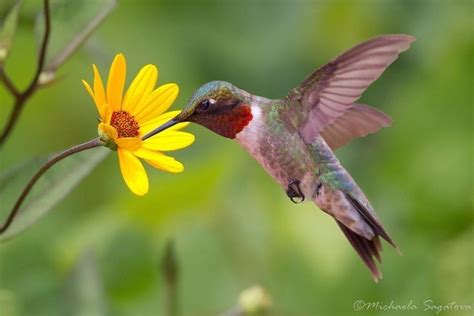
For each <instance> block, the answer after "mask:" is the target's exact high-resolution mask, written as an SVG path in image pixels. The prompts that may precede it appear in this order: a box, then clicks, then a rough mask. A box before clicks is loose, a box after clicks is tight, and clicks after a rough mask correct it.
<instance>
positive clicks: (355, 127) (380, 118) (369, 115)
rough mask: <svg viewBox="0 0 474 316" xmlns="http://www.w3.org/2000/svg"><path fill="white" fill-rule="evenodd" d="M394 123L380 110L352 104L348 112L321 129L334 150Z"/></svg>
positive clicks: (322, 135) (322, 134)
mask: <svg viewBox="0 0 474 316" xmlns="http://www.w3.org/2000/svg"><path fill="white" fill-rule="evenodd" d="M391 123H392V119H391V118H390V117H389V116H388V115H386V114H385V113H383V112H382V111H380V110H377V109H375V108H373V107H371V106H368V105H364V104H352V105H351V106H350V107H349V108H348V109H347V110H346V112H344V113H343V114H342V115H341V116H339V117H337V118H335V119H334V121H333V122H332V123H330V124H329V125H327V126H326V127H324V129H323V130H321V132H320V135H321V137H322V138H324V140H325V141H326V143H327V144H328V145H329V147H330V148H331V149H332V150H333V151H334V150H336V149H338V148H340V147H342V146H344V145H346V144H347V143H349V142H350V141H351V140H352V139H354V138H357V137H364V136H367V135H368V134H372V133H375V132H377V131H378V130H379V129H381V128H383V127H387V126H389V125H390V124H391Z"/></svg>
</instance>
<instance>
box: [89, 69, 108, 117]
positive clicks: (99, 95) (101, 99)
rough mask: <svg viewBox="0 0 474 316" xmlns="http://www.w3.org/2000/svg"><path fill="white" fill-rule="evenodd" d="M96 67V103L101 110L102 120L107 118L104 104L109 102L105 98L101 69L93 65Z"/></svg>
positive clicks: (99, 110) (98, 109)
mask: <svg viewBox="0 0 474 316" xmlns="http://www.w3.org/2000/svg"><path fill="white" fill-rule="evenodd" d="M92 68H93V69H94V97H95V104H96V106H97V111H98V112H99V115H100V118H101V119H102V121H104V120H105V117H104V116H103V115H104V108H103V106H104V105H105V104H106V103H107V100H106V99H105V91H104V84H103V83H102V78H101V77H100V73H99V69H98V68H97V66H96V65H92Z"/></svg>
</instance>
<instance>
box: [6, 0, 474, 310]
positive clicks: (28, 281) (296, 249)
mask: <svg viewBox="0 0 474 316" xmlns="http://www.w3.org/2000/svg"><path fill="white" fill-rule="evenodd" d="M52 2H53V3H54V1H52ZM85 2H86V3H87V1H85ZM11 3H12V1H9V0H2V1H1V2H0V16H4V15H5V13H6V11H7V8H8V7H9V6H10V5H11ZM473 6H474V4H473V2H472V1H441V0H440V1H436V0H433V1H395V0H394V1H389V0H383V1H375V0H373V1H371V0H362V1H289V0H288V1H202V2H201V1H189V2H187V1H151V0H149V1H131V0H129V1H126V0H123V1H119V3H118V5H117V7H116V8H115V10H114V11H113V12H112V14H111V15H110V16H109V17H108V18H107V19H106V21H105V22H104V23H103V24H102V25H101V26H100V27H99V28H98V30H97V31H96V32H95V33H94V34H93V35H92V36H91V37H90V39H89V40H88V41H87V43H86V44H85V45H84V46H83V47H82V48H81V49H80V50H79V51H78V52H77V53H76V54H75V55H74V56H73V57H72V58H71V59H70V60H68V62H67V63H66V64H65V65H64V66H63V67H61V69H60V70H59V72H58V74H59V75H60V76H63V78H62V79H61V80H59V81H57V82H56V83H54V84H52V85H51V86H50V87H47V88H44V89H42V90H40V91H39V92H38V93H37V94H36V95H35V96H34V98H33V99H32V100H30V102H29V104H28V105H27V106H26V108H25V111H24V113H23V116H22V117H21V119H20V121H19V123H18V125H17V126H16V129H15V131H14V132H13V134H12V135H11V137H10V139H9V140H8V142H7V144H6V145H5V146H4V148H3V149H2V151H1V152H0V170H6V169H8V168H10V167H12V166H14V165H16V164H18V163H20V162H22V161H25V160H28V159H30V158H31V157H34V156H37V155H44V154H48V153H51V152H55V151H58V150H60V149H63V148H67V147H69V146H71V145H73V144H77V143H80V142H83V141H85V140H88V139H91V138H92V137H95V136H96V126H97V121H96V110H95V106H94V105H93V103H92V101H91V100H90V98H89V96H88V95H87V93H86V91H85V90H84V88H83V86H82V84H81V82H80V79H87V80H92V69H91V64H92V63H96V64H98V65H99V67H100V69H101V70H102V72H103V74H104V73H105V71H106V70H107V69H108V66H109V64H110V61H111V60H112V58H113V56H114V55H115V54H116V53H117V52H123V53H124V54H125V55H126V57H127V61H128V70H129V72H128V74H129V75H128V79H129V81H128V82H130V79H131V78H132V76H133V75H134V74H135V73H136V72H137V71H138V70H139V68H140V67H141V66H142V65H144V64H147V63H153V64H157V65H158V67H159V70H160V78H159V83H161V84H163V83H167V82H176V83H178V84H179V86H180V88H181V89H180V91H181V92H180V96H179V98H178V100H177V102H176V103H175V105H174V106H173V108H174V109H179V108H182V107H183V106H185V104H186V102H187V100H188V98H189V97H190V96H191V94H192V92H193V91H194V90H195V89H197V88H198V87H199V86H200V85H201V84H203V83H205V82H207V81H210V80H215V79H220V80H226V81H230V82H233V83H235V84H236V85H237V86H239V87H241V88H243V89H246V90H248V91H250V92H252V93H254V94H257V95H263V96H267V97H270V98H278V97H282V96H284V95H285V94H286V93H287V91H289V90H290V89H291V88H293V87H295V86H296V85H298V84H299V83H300V82H301V80H302V79H303V78H304V77H305V76H306V75H307V74H308V73H310V72H312V71H313V70H314V69H316V68H317V67H319V66H320V65H322V64H323V63H325V62H326V61H328V60H329V59H330V58H332V57H334V56H335V55H337V54H338V53H340V52H341V51H342V50H345V49H347V48H350V47H351V46H353V45H354V44H357V43H359V42H361V41H363V40H366V39H368V38H370V37H372V36H375V35H377V34H383V33H407V34H412V35H414V36H416V37H417V41H416V42H415V43H414V45H413V47H412V48H411V49H410V50H409V51H408V52H406V53H403V54H402V55H401V57H400V59H399V60H397V62H395V64H393V65H392V66H391V67H390V68H389V69H388V70H387V71H386V72H385V73H384V75H383V76H382V77H381V78H380V79H379V80H378V81H377V82H375V83H374V84H373V85H372V86H371V87H370V88H369V89H368V91H367V92H366V93H365V94H364V95H363V97H362V99H361V101H362V102H363V103H367V104H370V105H373V106H376V107H377V108H379V109H381V110H383V111H385V112H386V113H388V114H389V115H391V116H392V117H393V119H394V123H393V126H392V127H390V128H388V129H384V130H382V131H381V132H379V133H378V134H376V135H372V136H369V137H367V138H363V139H358V140H355V141H354V142H352V143H351V144H349V145H348V146H347V147H345V148H343V149H340V150H338V151H337V152H336V154H337V156H338V157H339V159H340V160H341V161H342V163H343V165H344V166H345V167H346V168H347V169H348V170H349V171H350V172H351V174H352V175H353V176H354V178H355V179H356V180H357V181H358V183H359V184H360V186H361V187H362V188H363V190H364V191H365V192H366V194H367V195H368V197H369V198H370V200H371V202H372V204H373V205H374V207H375V208H376V210H377V212H378V214H379V216H380V217H381V219H382V220H383V222H384V224H385V226H386V227H387V228H388V230H389V231H390V233H391V234H392V236H393V238H394V239H395V240H396V241H397V243H398V244H399V246H400V248H401V250H402V252H403V254H404V255H403V256H402V257H401V256H398V255H397V254H396V253H395V251H393V250H392V249H390V248H389V247H388V246H386V247H385V251H384V253H383V259H384V262H383V264H382V266H381V269H382V271H383V273H384V278H383V280H382V281H381V282H380V283H379V284H375V283H374V282H373V281H372V279H371V277H370V275H369V273H368V271H367V270H366V268H365V267H364V266H363V264H362V263H361V262H360V260H359V258H358V257H357V255H356V254H355V252H354V251H353V250H352V248H351V247H350V245H349V244H348V242H347V241H346V240H345V238H344V236H343V235H342V234H341V232H340V231H339V229H338V228H337V226H336V225H335V223H334V221H333V220H332V219H331V218H329V217H328V216H326V215H325V214H323V213H322V212H320V211H319V210H318V209H317V208H316V207H315V206H314V205H313V204H311V203H305V204H301V205H294V204H293V203H291V202H290V201H289V200H288V198H287V197H286V196H285V194H284V192H283V191H282V190H281V188H280V187H279V186H278V185H277V184H276V183H275V182H274V181H272V179H271V178H270V177H269V176H267V174H266V173H265V172H264V171H263V170H262V169H261V168H260V167H259V165H258V164H257V163H256V162H255V161H254V160H253V159H252V158H250V157H249V156H248V155H247V154H246V153H245V152H244V151H243V150H242V149H241V148H240V147H239V146H238V145H237V144H235V143H233V142H231V141H228V140H227V139H224V138H220V137H219V136H216V135H214V134H211V133H210V132H208V131H206V130H204V129H203V128H201V127H199V126H190V127H189V128H188V130H189V131H191V132H193V133H195V135H196V142H195V143H194V145H193V146H191V147H190V148H187V149H185V150H182V151H179V152H176V153H173V155H174V156H176V157H177V158H179V160H181V161H182V162H184V164H185V168H186V170H185V171H184V172H183V173H182V174H178V175H170V174H166V173H164V172H160V171H157V170H151V169H149V176H150V180H151V187H150V192H149V194H148V195H147V196H145V197H142V198H139V197H136V196H134V195H133V194H132V193H130V192H129V190H128V189H127V188H126V186H125V185H124V183H123V180H122V179H121V176H120V172H119V169H118V161H117V157H116V155H110V156H109V157H108V158H107V159H106V160H105V161H104V162H102V163H101V164H100V165H99V166H98V168H97V169H96V170H94V171H93V172H92V173H91V175H90V176H88V177H87V179H86V180H85V181H83V182H82V183H81V184H80V185H79V186H78V187H77V189H76V190H74V191H73V192H72V193H71V194H70V195H69V196H68V197H67V198H66V199H65V200H64V201H62V202H61V203H60V204H58V205H57V206H56V207H55V208H54V209H53V210H52V211H51V212H50V213H48V214H47V216H45V217H43V218H42V219H41V220H40V221H39V222H38V223H37V224H35V225H34V226H33V227H31V228H30V229H29V230H27V231H25V232H24V233H22V234H20V235H19V236H17V237H16V238H14V239H11V240H9V241H7V242H4V243H1V244H0V315H95V314H102V313H103V314H108V315H162V314H163V313H164V307H163V306H164V304H165V289H164V286H163V284H164V282H163V275H162V273H161V270H160V269H161V268H160V261H161V258H162V256H163V253H164V249H165V244H166V241H167V240H170V239H171V240H173V241H174V246H175V251H176V257H177V261H178V267H179V283H178V293H179V311H180V314H181V315H198V316H199V315H217V314H218V313H221V312H223V311H225V310H228V309H229V308H231V307H232V306H234V305H235V304H236V302H237V297H238V296H239V293H240V292H241V291H242V290H243V289H245V288H247V287H249V286H251V285H253V284H261V285H262V286H264V287H265V288H266V290H267V291H268V293H269V294H270V295H271V296H272V298H273V305H274V306H273V310H272V314H271V315H290V316H291V315H297V316H298V315H351V314H354V313H355V311H354V309H353V304H354V302H355V301H356V300H364V301H367V302H381V303H385V304H390V302H391V301H394V304H409V303H410V302H412V304H414V305H417V307H418V310H416V311H411V312H400V311H393V310H389V311H380V310H377V309H371V310H364V311H362V312H359V314H364V315H365V314H372V315H399V314H401V313H403V314H410V315H417V314H418V315H429V314H435V311H434V310H432V311H427V312H424V311H423V309H424V308H425V306H424V302H425V301H426V300H432V301H433V303H432V304H434V305H445V304H449V303H451V302H456V303H458V304H470V306H471V307H472V306H473V305H472V304H473V301H474V299H473V281H472V280H473V250H472V249H473V247H472V244H473V216H472V215H473V207H472V197H473V194H472V193H473V192H472V146H473V142H472V136H473V130H472V117H473V115H472V108H473V93H472V88H473V70H474V69H473V59H472V58H473V56H474V49H473V48H474V41H473V24H472V21H473V18H474V16H473V12H474V9H473ZM40 9H41V2H40V1H29V0H25V1H24V6H23V8H22V11H21V15H20V23H19V27H18V30H17V36H16V37H15V40H14V43H13V45H14V46H13V51H12V52H11V57H10V59H9V60H8V62H7V67H6V70H7V72H8V73H9V74H10V75H11V77H12V78H13V79H14V81H15V82H16V83H18V85H19V86H24V85H26V84H27V83H28V82H29V80H30V77H31V75H32V73H33V71H34V67H35V56H36V55H35V52H36V48H35V41H34V39H33V28H34V22H35V17H36V14H37V12H38V11H39V10H40ZM78 14H79V13H78ZM65 27H67V25H65ZM52 36H53V37H54V36H55V35H54V30H53V33H52ZM10 104H11V96H10V95H9V94H8V93H7V92H6V90H5V89H4V87H3V86H2V87H0V123H1V124H2V126H3V124H4V122H5V119H6V117H7V113H8V112H9V110H10ZM0 202H1V201H0ZM5 204H6V203H3V202H2V205H1V213H0V214H1V215H2V217H3V216H5V215H6V211H7V209H8V207H9V205H5ZM81 302H82V303H81ZM83 302H87V304H86V303H83ZM471 312H472V311H471ZM468 314H470V312H460V311H453V310H451V311H443V312H442V313H441V315H468Z"/></svg>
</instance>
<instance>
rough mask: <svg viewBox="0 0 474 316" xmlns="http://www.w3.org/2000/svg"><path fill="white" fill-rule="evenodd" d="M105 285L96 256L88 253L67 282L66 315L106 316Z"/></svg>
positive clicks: (65, 295) (78, 263)
mask: <svg viewBox="0 0 474 316" xmlns="http://www.w3.org/2000/svg"><path fill="white" fill-rule="evenodd" d="M104 292H105V291H104V284H103V280H102V277H101V275H100V274H99V269H98V266H97V259H96V256H95V255H94V253H93V252H92V251H86V252H85V253H84V254H83V255H82V256H81V257H79V260H78V261H77V263H76V264H75V266H74V268H73V270H72V271H71V274H70V276H69V278H68V279H67V281H66V286H65V291H64V300H63V302H64V303H65V304H64V308H65V312H66V313H65V314H66V315H73V316H92V315H97V316H99V315H106V314H107V313H106V304H105V293H104Z"/></svg>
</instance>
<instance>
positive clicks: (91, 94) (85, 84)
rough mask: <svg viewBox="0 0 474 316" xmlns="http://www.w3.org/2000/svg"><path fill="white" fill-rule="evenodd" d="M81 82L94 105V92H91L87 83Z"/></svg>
mask: <svg viewBox="0 0 474 316" xmlns="http://www.w3.org/2000/svg"><path fill="white" fill-rule="evenodd" d="M81 81H82V84H83V85H84V87H85V88H86V90H87V92H88V93H89V95H90V96H91V98H92V100H93V101H94V103H95V96H94V91H92V88H91V86H90V85H89V84H88V83H87V81H85V80H81Z"/></svg>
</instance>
